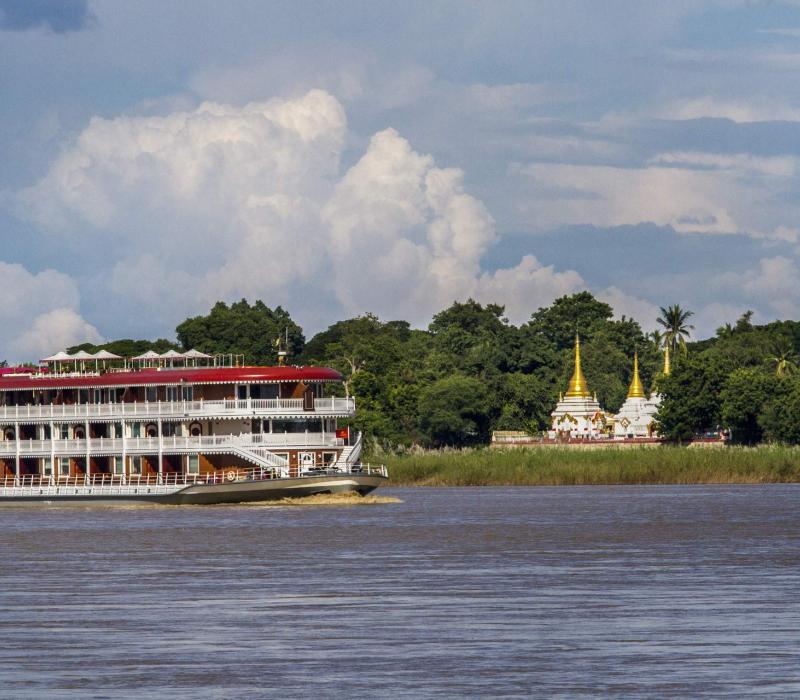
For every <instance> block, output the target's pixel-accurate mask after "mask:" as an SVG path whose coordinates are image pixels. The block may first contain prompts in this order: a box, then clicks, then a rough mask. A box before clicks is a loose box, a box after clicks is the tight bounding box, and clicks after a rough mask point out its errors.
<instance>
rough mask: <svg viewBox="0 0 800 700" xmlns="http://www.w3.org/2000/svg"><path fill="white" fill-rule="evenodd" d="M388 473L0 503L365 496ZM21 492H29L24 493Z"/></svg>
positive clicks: (54, 491) (28, 496)
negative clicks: (327, 495) (328, 495)
mask: <svg viewBox="0 0 800 700" xmlns="http://www.w3.org/2000/svg"><path fill="white" fill-rule="evenodd" d="M387 481H388V479H387V478H386V477H385V476H380V475H375V474H369V475H367V474H364V475H361V474H346V475H344V474H343V475H320V476H310V477H301V478H286V479H269V480H258V479H247V480H242V481H233V482H225V483H220V484H192V485H188V486H185V487H183V488H181V489H178V490H175V491H173V492H171V493H163V492H161V493H158V492H154V491H156V489H151V488H149V487H146V486H141V487H137V488H129V489H124V490H123V489H116V491H117V492H116V493H114V492H113V489H89V488H88V487H52V488H41V489H25V490H20V493H18V494H14V495H8V496H0V505H4V506H9V505H27V504H30V505H49V504H52V505H65V504H76V505H87V504H96V505H114V504H137V503H151V504H161V505H215V504H222V503H253V502H258V501H274V500H280V499H282V498H302V497H304V496H313V495H316V494H337V493H349V492H352V493H359V494H361V495H366V494H368V493H370V492H371V491H374V490H375V489H376V488H378V487H379V486H381V485H382V484H385V483H386V482H387ZM22 491H30V493H23V492H22Z"/></svg>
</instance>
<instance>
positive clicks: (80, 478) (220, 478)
mask: <svg viewBox="0 0 800 700" xmlns="http://www.w3.org/2000/svg"><path fill="white" fill-rule="evenodd" d="M293 472H297V473H296V474H295V473H293ZM348 474H352V475H362V476H364V475H366V476H383V477H388V475H389V474H388V471H387V469H386V467H385V466H384V465H372V464H354V465H350V466H349V467H346V468H343V467H340V466H338V465H334V464H330V465H319V466H316V467H310V466H309V467H300V468H299V469H292V470H285V469H279V468H269V467H252V468H241V467H229V468H227V469H220V470H216V471H213V472H208V473H205V474H185V473H180V472H166V473H161V474H109V473H96V474H78V475H71V476H66V475H48V474H21V475H20V476H8V475H7V476H5V477H3V478H2V480H0V489H19V488H22V489H26V488H28V489H32V488H43V487H56V486H57V487H105V486H109V487H110V486H130V487H139V486H169V487H183V486H192V485H197V484H225V483H232V482H236V481H264V480H268V479H279V478H282V477H286V476H289V475H291V476H292V477H293V478H304V477H315V476H325V475H329V476H332V475H348Z"/></svg>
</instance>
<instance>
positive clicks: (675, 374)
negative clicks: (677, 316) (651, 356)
mask: <svg viewBox="0 0 800 700" xmlns="http://www.w3.org/2000/svg"><path fill="white" fill-rule="evenodd" d="M728 371H729V370H728V369H727V368H726V367H725V366H724V365H723V364H722V363H721V362H719V361H718V360H717V359H715V358H704V357H686V358H681V359H680V361H678V362H676V363H675V365H674V366H673V369H672V374H670V375H669V376H668V377H664V378H663V379H662V380H661V387H660V388H661V395H662V400H661V405H660V406H659V409H658V412H657V414H656V422H657V426H658V432H659V433H660V434H661V435H662V436H663V437H664V438H665V439H666V440H669V441H671V442H678V443H684V442H688V441H689V440H691V439H692V438H694V437H696V436H697V435H702V434H703V433H706V432H709V431H714V430H716V429H717V428H718V427H719V426H720V425H721V421H722V416H721V404H722V399H721V393H722V388H723V387H724V385H725V381H726V379H727V376H728Z"/></svg>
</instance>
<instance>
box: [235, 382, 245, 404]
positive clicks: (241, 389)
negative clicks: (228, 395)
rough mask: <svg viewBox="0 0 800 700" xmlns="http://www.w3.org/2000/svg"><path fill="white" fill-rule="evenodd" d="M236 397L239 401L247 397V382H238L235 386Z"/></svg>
mask: <svg viewBox="0 0 800 700" xmlns="http://www.w3.org/2000/svg"><path fill="white" fill-rule="evenodd" d="M236 397H237V398H238V399H239V400H240V401H244V400H245V399H246V398H247V384H239V385H238V386H237V387H236Z"/></svg>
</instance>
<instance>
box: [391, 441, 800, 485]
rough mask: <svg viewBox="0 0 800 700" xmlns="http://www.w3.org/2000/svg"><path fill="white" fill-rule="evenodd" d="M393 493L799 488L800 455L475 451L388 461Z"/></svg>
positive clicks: (795, 451) (767, 451) (769, 451)
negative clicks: (428, 489) (422, 489)
mask: <svg viewBox="0 0 800 700" xmlns="http://www.w3.org/2000/svg"><path fill="white" fill-rule="evenodd" d="M376 459H378V460H380V461H382V462H385V463H386V464H387V466H388V467H389V476H390V478H391V484H392V486H579V485H600V484H606V485H607V484H767V483H796V482H797V483H800V449H799V448H790V447H755V448H744V447H727V448H723V449H714V450H712V449H707V450H700V449H694V450H693V449H686V448H681V447H659V448H637V449H627V450H595V451H582V450H570V449H557V448H551V449H547V450H542V449H515V450H498V449H493V450H492V449H489V448H481V449H470V450H438V451H425V452H415V453H409V454H404V455H396V456H392V455H383V456H381V457H378V458H376Z"/></svg>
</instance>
